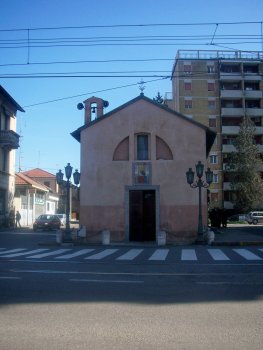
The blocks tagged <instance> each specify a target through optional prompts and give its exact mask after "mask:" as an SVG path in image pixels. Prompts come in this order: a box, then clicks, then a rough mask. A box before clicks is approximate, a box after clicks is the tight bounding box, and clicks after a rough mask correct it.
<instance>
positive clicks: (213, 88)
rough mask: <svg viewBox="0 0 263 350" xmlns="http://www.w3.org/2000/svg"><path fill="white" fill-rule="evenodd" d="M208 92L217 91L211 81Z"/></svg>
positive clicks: (208, 84) (208, 83)
mask: <svg viewBox="0 0 263 350" xmlns="http://www.w3.org/2000/svg"><path fill="white" fill-rule="evenodd" d="M207 90H208V91H215V83H214V82H211V81H208V82H207Z"/></svg>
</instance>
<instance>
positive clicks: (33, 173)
mask: <svg viewBox="0 0 263 350" xmlns="http://www.w3.org/2000/svg"><path fill="white" fill-rule="evenodd" d="M22 174H24V175H26V176H29V177H33V178H34V177H35V178H37V177H40V178H43V177H46V178H51V177H52V178H55V177H56V175H54V174H51V173H49V172H48V171H45V170H42V169H39V168H35V169H31V170H28V171H23V172H22Z"/></svg>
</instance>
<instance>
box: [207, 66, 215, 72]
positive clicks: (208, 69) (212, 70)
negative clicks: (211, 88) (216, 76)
mask: <svg viewBox="0 0 263 350" xmlns="http://www.w3.org/2000/svg"><path fill="white" fill-rule="evenodd" d="M207 73H215V67H214V66H207Z"/></svg>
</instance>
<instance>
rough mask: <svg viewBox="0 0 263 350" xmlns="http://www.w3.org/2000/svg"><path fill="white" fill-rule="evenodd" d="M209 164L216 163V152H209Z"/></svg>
mask: <svg viewBox="0 0 263 350" xmlns="http://www.w3.org/2000/svg"><path fill="white" fill-rule="evenodd" d="M210 164H217V155H216V154H211V156H210Z"/></svg>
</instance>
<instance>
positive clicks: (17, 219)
mask: <svg viewBox="0 0 263 350" xmlns="http://www.w3.org/2000/svg"><path fill="white" fill-rule="evenodd" d="M20 220H21V214H20V213H19V211H17V212H16V227H17V226H19V227H21V224H20Z"/></svg>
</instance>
